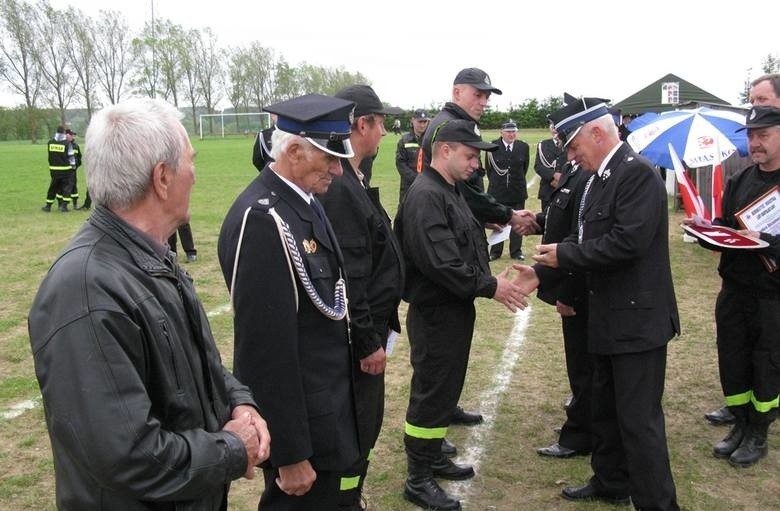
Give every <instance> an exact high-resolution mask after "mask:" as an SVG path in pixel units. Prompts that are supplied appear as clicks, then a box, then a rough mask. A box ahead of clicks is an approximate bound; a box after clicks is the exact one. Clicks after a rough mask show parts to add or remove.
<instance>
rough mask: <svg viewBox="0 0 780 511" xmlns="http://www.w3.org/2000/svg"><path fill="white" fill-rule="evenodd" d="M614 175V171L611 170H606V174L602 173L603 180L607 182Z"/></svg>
mask: <svg viewBox="0 0 780 511" xmlns="http://www.w3.org/2000/svg"><path fill="white" fill-rule="evenodd" d="M611 174H612V171H611V170H609V169H604V172H602V173H601V180H602V181H606V180H607V179H609V176H610V175H611Z"/></svg>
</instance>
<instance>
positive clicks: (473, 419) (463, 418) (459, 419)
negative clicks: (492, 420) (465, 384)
mask: <svg viewBox="0 0 780 511" xmlns="http://www.w3.org/2000/svg"><path fill="white" fill-rule="evenodd" d="M483 420H484V419H483V418H482V414H481V413H479V412H467V411H465V410H464V409H463V408H461V407H460V406H456V407H455V413H453V414H452V419H450V424H465V425H467V426H473V425H475V424H482V421H483Z"/></svg>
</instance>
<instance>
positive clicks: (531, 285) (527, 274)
mask: <svg viewBox="0 0 780 511" xmlns="http://www.w3.org/2000/svg"><path fill="white" fill-rule="evenodd" d="M512 269H513V270H515V271H517V275H516V276H515V278H514V280H513V281H512V282H513V283H514V284H515V285H516V286H518V287H519V288H520V291H521V292H522V293H523V294H524V295H526V296H528V295H530V294H531V293H532V292H533V291H534V290H535V289H536V288H537V287H539V277H537V276H536V272H535V271H534V269H533V267H532V266H528V265H526V264H513V265H512Z"/></svg>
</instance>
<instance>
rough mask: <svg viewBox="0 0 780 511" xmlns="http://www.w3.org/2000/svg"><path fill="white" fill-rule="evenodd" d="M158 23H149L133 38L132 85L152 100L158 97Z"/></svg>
mask: <svg viewBox="0 0 780 511" xmlns="http://www.w3.org/2000/svg"><path fill="white" fill-rule="evenodd" d="M156 30H157V23H153V22H147V23H145V24H144V28H143V30H142V31H141V34H140V35H139V36H138V37H135V38H133V45H132V47H133V53H132V55H133V63H134V66H133V76H132V79H131V80H130V85H132V86H133V88H135V89H136V90H137V91H138V92H139V93H141V94H143V95H144V96H149V97H150V98H156V97H157V86H158V85H157V82H158V80H159V67H158V65H157V34H156Z"/></svg>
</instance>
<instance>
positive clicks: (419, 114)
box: [412, 108, 431, 121]
mask: <svg viewBox="0 0 780 511" xmlns="http://www.w3.org/2000/svg"><path fill="white" fill-rule="evenodd" d="M412 119H417V120H418V121H430V120H431V116H430V115H428V112H426V111H425V110H423V109H422V108H418V109H417V110H415V111H414V113H413V114H412Z"/></svg>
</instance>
